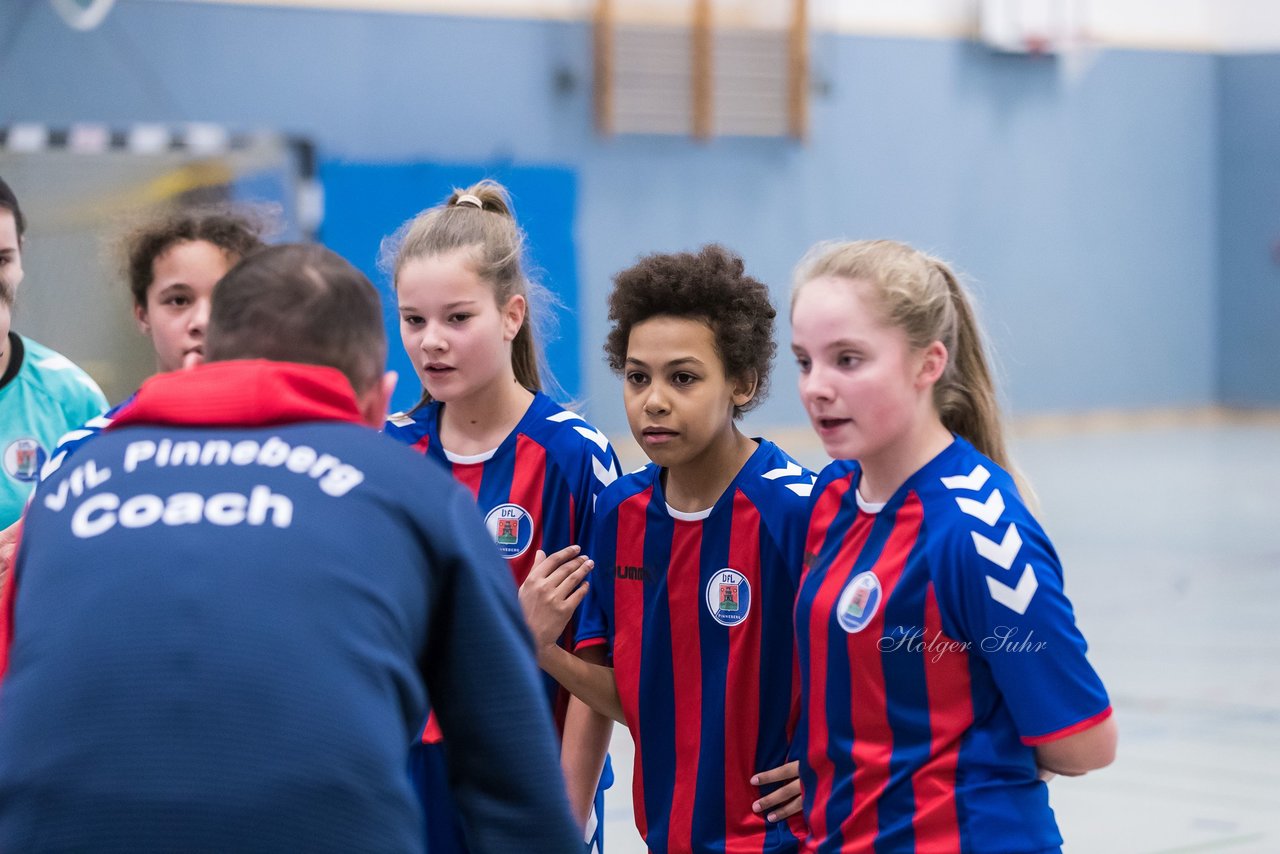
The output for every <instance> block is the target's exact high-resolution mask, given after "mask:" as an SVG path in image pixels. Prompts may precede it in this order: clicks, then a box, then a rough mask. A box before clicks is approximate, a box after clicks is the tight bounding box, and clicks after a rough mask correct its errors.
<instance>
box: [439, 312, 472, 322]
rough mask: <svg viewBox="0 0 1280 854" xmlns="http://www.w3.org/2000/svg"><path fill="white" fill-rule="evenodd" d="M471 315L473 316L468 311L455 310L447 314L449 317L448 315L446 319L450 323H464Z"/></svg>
mask: <svg viewBox="0 0 1280 854" xmlns="http://www.w3.org/2000/svg"><path fill="white" fill-rule="evenodd" d="M473 316H474V315H472V314H470V313H468V312H465V311H455V312H454V313H453V314H451V315H449V317H448V318H446V319H447V320H448V321H449V322H450V323H452V324H454V325H457V324H459V323H466V322H467V321H468V320H470V319H471V318H472V317H473Z"/></svg>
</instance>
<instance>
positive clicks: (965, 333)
mask: <svg viewBox="0 0 1280 854" xmlns="http://www.w3.org/2000/svg"><path fill="white" fill-rule="evenodd" d="M930 262H931V264H932V266H933V269H934V271H935V272H936V273H937V275H939V276H941V277H942V278H943V280H944V281H945V282H946V287H947V293H948V294H949V296H950V298H951V307H952V311H953V315H954V323H953V329H954V333H953V335H952V336H951V338H952V340H951V341H950V342H944V343H947V350H948V351H949V353H950V359H949V360H948V363H947V369H946V370H945V371H944V372H943V374H942V376H941V378H939V380H938V382H937V384H936V385H935V386H934V387H933V400H934V404H935V406H937V409H938V414H939V415H940V416H941V417H942V423H943V425H944V426H945V427H946V428H947V429H948V430H950V431H951V432H952V433H955V434H957V435H959V436H963V437H965V438H966V439H967V440H969V443H970V444H972V445H973V446H974V447H975V448H977V449H978V450H979V451H981V452H982V453H984V454H986V455H987V456H988V457H990V458H991V459H992V460H994V461H995V462H996V464H997V465H999V466H1000V467H1001V468H1004V469H1008V468H1009V453H1008V450H1007V449H1006V447H1005V441H1004V424H1003V419H1002V418H1001V416H1000V406H999V403H998V402H997V401H996V390H995V383H994V382H993V381H992V376H991V368H990V367H989V366H988V364H987V357H986V353H985V352H984V348H983V345H982V336H981V333H980V332H979V328H978V323H977V319H976V318H975V316H974V311H973V306H972V305H970V303H969V296H968V294H967V293H966V292H965V290H964V288H963V287H962V286H961V285H960V282H959V281H957V280H956V276H955V274H954V273H953V272H951V269H950V268H949V267H947V265H946V264H944V263H942V262H941V261H938V260H937V259H930Z"/></svg>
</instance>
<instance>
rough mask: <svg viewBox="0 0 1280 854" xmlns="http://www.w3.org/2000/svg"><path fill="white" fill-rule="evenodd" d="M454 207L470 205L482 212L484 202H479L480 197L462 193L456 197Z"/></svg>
mask: <svg viewBox="0 0 1280 854" xmlns="http://www.w3.org/2000/svg"><path fill="white" fill-rule="evenodd" d="M454 205H455V206H457V207H461V206H463V205H470V206H471V207H473V208H479V209H480V210H484V202H482V201H480V197H479V196H473V195H471V194H470V193H463V194H462V195H461V196H458V200H457V201H456V202H454Z"/></svg>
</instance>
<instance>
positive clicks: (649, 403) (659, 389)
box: [644, 382, 671, 415]
mask: <svg viewBox="0 0 1280 854" xmlns="http://www.w3.org/2000/svg"><path fill="white" fill-rule="evenodd" d="M644 411H645V414H646V415H663V414H665V413H667V412H670V411H671V404H670V403H669V402H668V400H667V393H666V388H665V387H664V386H663V385H662V383H658V382H653V383H650V384H649V388H648V389H647V390H646V391H645V396H644Z"/></svg>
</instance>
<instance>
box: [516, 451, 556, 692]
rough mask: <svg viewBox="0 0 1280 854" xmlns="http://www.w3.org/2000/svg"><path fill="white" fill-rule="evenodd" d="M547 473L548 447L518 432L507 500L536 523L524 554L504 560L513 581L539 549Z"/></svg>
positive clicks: (521, 577) (526, 574) (521, 580)
mask: <svg viewBox="0 0 1280 854" xmlns="http://www.w3.org/2000/svg"><path fill="white" fill-rule="evenodd" d="M546 475H547V449H546V448H544V447H542V445H540V444H538V443H537V442H535V441H534V440H533V439H530V438H529V437H528V436H526V435H524V434H523V433H521V434H520V435H519V436H518V437H516V462H515V471H514V472H513V473H512V476H511V497H510V498H509V499H507V500H508V501H510V502H511V503H512V504H519V505H520V506H521V507H523V508H524V509H525V511H526V512H527V513H528V514H529V516H530V518H532V519H536V520H538V521H539V524H536V525H534V526H533V536H532V539H530V541H529V546H528V548H526V549H525V551H524V553H523V554H521V555H520V556H519V557H514V558H512V559H511V560H509V561H507V562H508V563H509V564H510V565H511V573H512V575H514V576H515V577H516V584H523V583H524V580H525V579H526V578H528V577H529V570H531V569H533V559H534V557H535V556H536V552H537V550H538V549H540V548H542V524H541V520H542V490H543V483H544V481H545V480H546ZM566 700H567V698H566Z"/></svg>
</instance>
